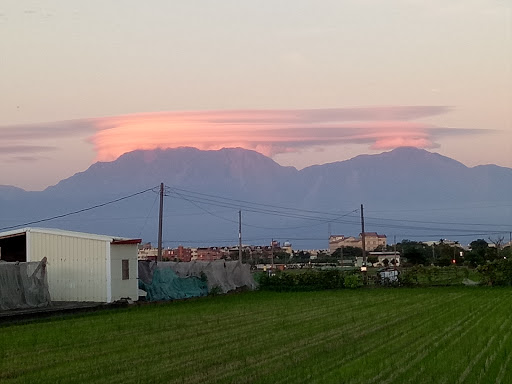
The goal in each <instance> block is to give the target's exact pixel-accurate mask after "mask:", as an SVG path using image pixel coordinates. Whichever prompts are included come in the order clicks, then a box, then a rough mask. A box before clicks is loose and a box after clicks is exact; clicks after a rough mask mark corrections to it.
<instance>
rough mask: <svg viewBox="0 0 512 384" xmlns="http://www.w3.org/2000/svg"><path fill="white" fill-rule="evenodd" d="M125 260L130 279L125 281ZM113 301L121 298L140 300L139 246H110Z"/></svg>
mask: <svg viewBox="0 0 512 384" xmlns="http://www.w3.org/2000/svg"><path fill="white" fill-rule="evenodd" d="M123 260H128V266H129V269H128V272H129V279H127V280H123V262H122V261H123ZM110 262H111V268H110V272H111V279H112V301H116V300H119V299H121V298H128V297H129V298H131V299H132V300H137V299H138V298H139V280H138V277H139V268H138V261H137V244H111V245H110Z"/></svg>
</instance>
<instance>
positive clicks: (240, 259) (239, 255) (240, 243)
mask: <svg viewBox="0 0 512 384" xmlns="http://www.w3.org/2000/svg"><path fill="white" fill-rule="evenodd" d="M238 261H239V262H240V264H242V210H239V211H238Z"/></svg>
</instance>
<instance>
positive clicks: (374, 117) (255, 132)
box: [89, 106, 467, 161]
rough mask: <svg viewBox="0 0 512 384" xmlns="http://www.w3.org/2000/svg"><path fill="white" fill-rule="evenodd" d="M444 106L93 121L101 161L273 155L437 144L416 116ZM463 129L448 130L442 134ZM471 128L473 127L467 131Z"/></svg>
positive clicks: (216, 113) (164, 115)
mask: <svg viewBox="0 0 512 384" xmlns="http://www.w3.org/2000/svg"><path fill="white" fill-rule="evenodd" d="M449 110H450V109H449V108H448V107H444V106H398V107H372V108H329V109H299V110H235V111H184V112H160V113H148V114H136V115H125V116H114V117H106V118H98V119H90V120H89V121H90V122H92V124H93V125H94V127H95V130H96V132H95V134H94V135H93V137H91V141H92V143H93V144H94V146H95V148H96V151H97V158H98V160H103V161H106V160H112V159H115V158H117V157H119V156H120V155H122V154H123V153H126V152H129V151H133V150H136V149H155V148H175V147H183V146H191V147H196V148H199V149H220V148H224V147H242V148H246V149H252V150H256V151H258V152H261V153H263V154H265V155H267V156H274V155H276V154H279V153H286V152H296V151H300V150H301V149H305V148H311V147H313V148H314V147H320V146H325V145H335V144H343V143H357V144H367V145H368V146H369V147H370V148H373V149H392V148H396V147H398V146H415V147H419V148H434V147H437V146H438V145H437V144H436V142H435V140H436V138H437V137H438V136H439V135H437V134H436V129H439V128H438V127H434V126H432V125H429V124H423V123H421V122H418V121H414V120H416V119H421V118H425V117H430V116H434V115H440V114H444V113H446V112H448V111H449ZM452 130H453V131H457V129H450V128H442V129H440V131H442V135H443V136H446V135H449V134H450V132H451V131H452ZM465 131H467V130H465Z"/></svg>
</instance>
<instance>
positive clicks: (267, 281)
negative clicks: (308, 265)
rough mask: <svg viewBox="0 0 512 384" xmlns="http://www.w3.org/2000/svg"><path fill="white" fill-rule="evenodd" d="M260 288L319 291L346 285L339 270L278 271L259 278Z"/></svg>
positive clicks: (281, 290) (280, 290)
mask: <svg viewBox="0 0 512 384" xmlns="http://www.w3.org/2000/svg"><path fill="white" fill-rule="evenodd" d="M259 284H260V289H261V290H269V291H278V292H283V291H318V290H325V289H340V288H343V287H344V274H343V272H341V271H338V270H328V271H318V270H307V271H301V272H277V273H276V274H275V275H271V276H269V275H264V276H261V277H260V279H259Z"/></svg>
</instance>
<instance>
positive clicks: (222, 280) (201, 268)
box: [139, 260, 256, 293]
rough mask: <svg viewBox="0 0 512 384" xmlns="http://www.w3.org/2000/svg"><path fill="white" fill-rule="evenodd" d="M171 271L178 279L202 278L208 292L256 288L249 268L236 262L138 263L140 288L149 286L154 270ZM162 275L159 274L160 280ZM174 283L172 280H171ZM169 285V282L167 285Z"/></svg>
mask: <svg viewBox="0 0 512 384" xmlns="http://www.w3.org/2000/svg"><path fill="white" fill-rule="evenodd" d="M169 269H170V270H172V271H173V272H174V273H175V274H176V275H177V276H178V277H179V278H181V279H187V278H198V279H201V278H204V277H205V276H206V281H207V284H208V291H211V290H212V289H219V290H220V291H221V292H222V293H226V292H229V291H233V290H235V289H237V288H242V287H246V288H248V289H254V288H256V283H255V281H254V279H253V277H252V275H251V270H250V266H249V265H248V264H241V263H239V262H238V261H224V260H217V261H190V262H174V261H164V262H159V263H156V262H154V261H150V262H148V261H139V280H140V282H141V283H143V284H141V288H142V289H144V288H143V285H144V284H146V285H147V284H151V283H152V281H153V274H154V272H155V271H156V270H169ZM162 275H163V274H161V273H159V274H158V278H159V279H161V277H162ZM171 280H172V281H173V282H172V284H175V283H174V279H171ZM170 284H171V283H170V282H169V285H170Z"/></svg>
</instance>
